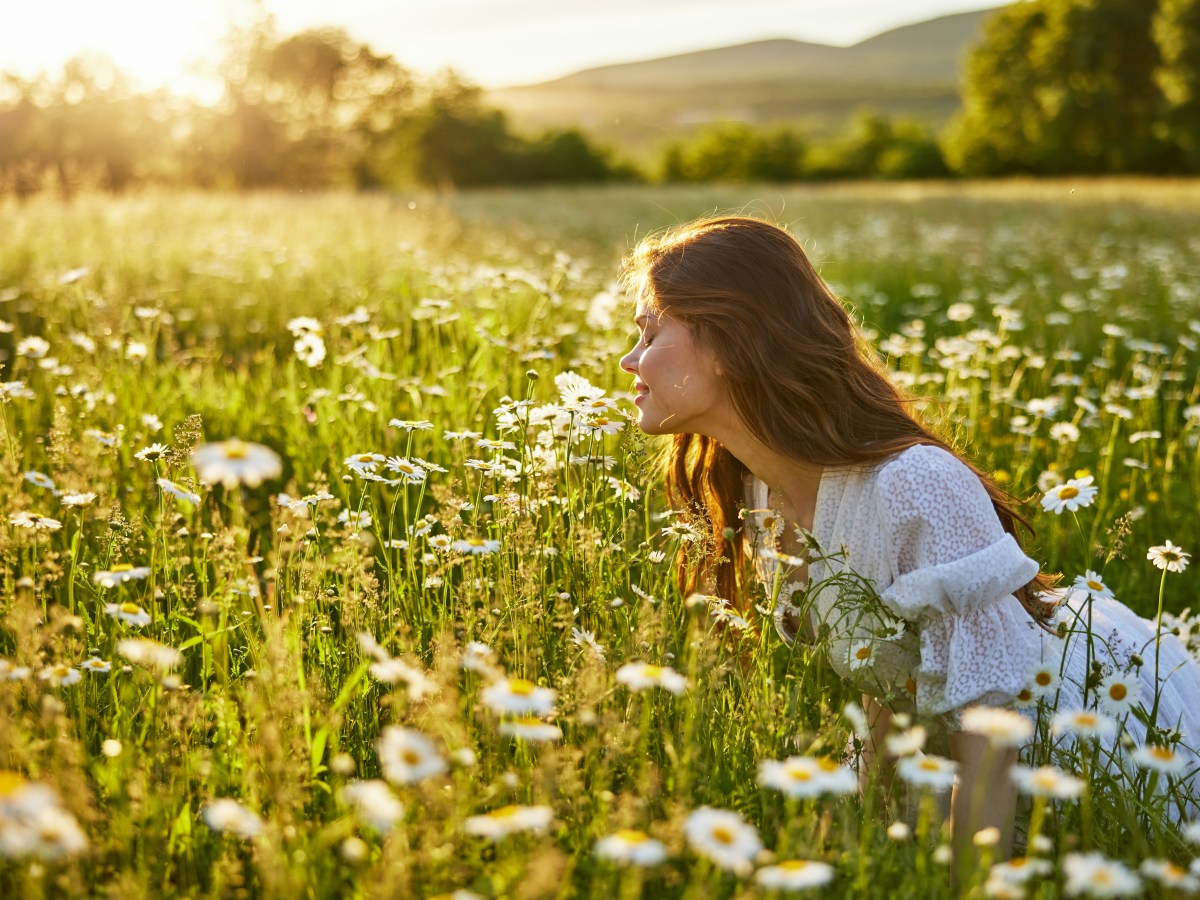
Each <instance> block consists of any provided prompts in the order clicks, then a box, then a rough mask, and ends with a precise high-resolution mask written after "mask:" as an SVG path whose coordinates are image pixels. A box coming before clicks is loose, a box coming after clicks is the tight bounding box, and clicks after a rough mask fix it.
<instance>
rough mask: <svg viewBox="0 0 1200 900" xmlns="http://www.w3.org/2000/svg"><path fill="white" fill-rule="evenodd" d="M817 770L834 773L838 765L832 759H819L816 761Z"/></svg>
mask: <svg viewBox="0 0 1200 900" xmlns="http://www.w3.org/2000/svg"><path fill="white" fill-rule="evenodd" d="M817 768H818V769H820V770H821V771H822V772H836V771H837V770H838V764H837V763H835V762H834V761H833V760H832V759H829V758H827V757H821V758H820V759H818V760H817Z"/></svg>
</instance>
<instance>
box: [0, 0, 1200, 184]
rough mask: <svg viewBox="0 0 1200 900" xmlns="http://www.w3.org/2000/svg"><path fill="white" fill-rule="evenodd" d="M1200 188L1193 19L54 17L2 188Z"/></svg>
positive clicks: (1173, 6)
mask: <svg viewBox="0 0 1200 900" xmlns="http://www.w3.org/2000/svg"><path fill="white" fill-rule="evenodd" d="M1198 171H1200V0H1023V2H1016V3H1011V4H1008V5H995V4H994V3H993V4H990V5H989V4H986V3H980V2H978V0H975V2H972V0H888V2H884V0H791V2H780V0H687V2H685V0H662V2H656V3H653V4H648V3H644V2H633V0H609V2H606V3H604V4H599V3H566V4H564V3H561V2H560V3H554V2H548V0H443V2H440V3H437V4H432V5H431V4H427V3H422V4H419V3H418V2H414V0H398V2H391V3H381V2H374V0H342V2H340V3H338V4H327V3H319V2H316V0H216V2H205V3H192V4H174V3H162V2H154V0H110V2H108V3H105V4H96V3H94V2H88V3H85V2H81V0H44V2H42V3H40V4H38V5H33V4H22V5H20V6H19V7H18V6H17V5H15V4H11V3H10V4H8V5H7V8H6V9H4V10H3V11H0V193H6V194H16V195H19V196H24V195H28V194H32V193H36V192H40V191H53V192H58V193H61V194H64V195H70V194H72V193H75V192H78V191H80V190H88V189H102V190H108V191H113V192H120V191H124V190H128V189H130V188H133V187H138V186H144V185H174V186H191V187H201V188H214V189H238V188H258V187H277V188H289V189H324V188H353V189H377V188H384V189H386V188H399V187H409V186H415V185H425V186H431V187H435V188H438V189H442V190H449V189H453V188H455V187H468V186H479V185H493V184H516V185H519V184H534V183H580V182H592V183H595V182H609V181H626V182H733V183H736V182H750V181H753V182H764V181H767V182H790V181H806V180H809V181H817V180H832V179H845V178H884V179H915V178H946V177H960V176H969V177H985V176H1005V175H1014V174H1020V175H1035V176H1036V175H1061V174H1096V175H1106V174H1126V173H1129V174H1142V175H1187V174H1194V173H1196V172H1198Z"/></svg>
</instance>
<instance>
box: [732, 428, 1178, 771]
mask: <svg viewBox="0 0 1200 900" xmlns="http://www.w3.org/2000/svg"><path fill="white" fill-rule="evenodd" d="M747 487H748V491H749V495H748V496H749V498H750V499H751V500H752V502H753V503H754V505H755V506H756V507H759V508H765V507H766V505H767V489H766V486H765V485H764V484H763V483H762V482H761V481H759V480H757V479H754V480H751V481H750V482H749V483H748V485H747ZM748 518H749V521H750V522H752V521H753V520H754V518H755V517H754V516H753V515H751V516H750V517H748ZM747 532H748V537H750V538H751V541H750V542H749V543H750V547H749V552H751V553H752V554H754V555H755V556H756V557H757V563H756V565H757V568H758V574H759V576H760V578H761V579H762V580H763V581H764V584H765V585H766V586H767V588H768V594H769V595H770V594H771V592H772V589H773V588H774V589H777V594H776V597H777V599H776V600H775V604H776V605H775V610H774V611H775V613H776V616H775V619H776V624H777V627H779V630H780V633H781V634H782V636H783V637H784V638H785V640H788V641H789V642H790V641H791V640H792V639H793V638H794V635H793V634H792V633H791V632H789V630H788V629H787V628H786V627H785V626H784V624H783V623H784V621H785V618H784V617H783V616H782V615H780V613H781V612H783V611H785V610H788V611H790V612H796V611H797V610H796V609H795V608H794V607H792V608H789V603H790V600H789V594H790V593H791V592H792V591H793V590H795V589H797V588H800V589H803V588H805V587H806V586H807V585H812V586H813V590H811V591H809V592H808V594H807V595H805V596H806V603H807V604H808V606H807V609H808V617H807V619H808V620H807V623H806V624H805V626H804V630H805V631H806V632H807V633H808V637H809V638H812V637H814V636H815V637H818V638H820V639H821V643H822V644H823V645H824V646H825V648H826V650H827V654H828V657H829V661H830V664H831V665H832V667H833V668H834V670H835V671H836V672H837V673H838V675H839V676H841V677H842V678H844V679H848V680H849V682H850V683H851V684H852V685H853V686H854V687H855V688H856V689H859V690H862V691H863V692H864V693H867V694H870V695H873V696H876V697H879V698H882V699H883V700H884V701H885V705H887V706H888V707H890V708H891V709H893V710H896V711H905V712H911V713H914V714H916V715H917V716H919V717H920V718H921V719H922V720H923V721H925V722H927V723H932V724H933V725H934V729H933V732H934V733H933V734H931V737H934V736H935V735H936V734H937V733H938V732H941V735H942V737H943V738H944V735H945V733H947V732H948V731H949V730H953V729H955V727H956V726H957V717H958V713H960V712H961V711H962V709H963V708H965V707H967V706H972V705H976V704H984V705H990V706H998V705H1014V703H1015V701H1016V700H1017V698H1018V695H1020V694H1021V693H1022V691H1024V690H1025V689H1027V688H1028V687H1029V686H1030V683H1031V678H1032V677H1033V675H1034V674H1035V673H1036V672H1037V671H1038V669H1039V668H1041V669H1045V668H1047V667H1051V668H1052V669H1053V670H1054V671H1056V672H1059V673H1061V684H1059V685H1058V689H1057V692H1056V693H1057V696H1056V697H1054V696H1051V697H1048V698H1047V701H1054V702H1056V706H1057V709H1058V710H1060V711H1062V710H1074V709H1080V708H1082V707H1083V684H1084V680H1085V676H1086V674H1087V671H1088V668H1089V658H1088V650H1087V646H1088V641H1087V639H1086V628H1085V627H1084V623H1086V607H1087V594H1086V593H1079V592H1063V594H1060V595H1059V596H1060V597H1061V598H1062V599H1063V602H1062V603H1061V604H1060V610H1059V613H1058V617H1057V618H1059V619H1064V620H1066V621H1068V622H1069V623H1070V628H1071V633H1069V634H1068V635H1067V636H1066V638H1063V637H1059V636H1058V635H1056V634H1051V633H1049V632H1047V631H1046V630H1044V629H1043V628H1041V627H1039V626H1038V625H1037V624H1035V623H1034V622H1033V620H1032V618H1031V617H1030V616H1029V614H1028V613H1027V612H1026V611H1025V608H1024V607H1023V606H1022V605H1021V602H1020V601H1019V600H1018V599H1017V598H1016V597H1015V596H1014V595H1013V592H1014V591H1015V590H1017V589H1018V588H1020V587H1022V586H1024V585H1025V584H1027V583H1028V582H1029V581H1030V580H1031V579H1032V578H1033V577H1034V576H1035V575H1036V574H1037V572H1038V564H1037V563H1036V562H1034V561H1033V560H1032V559H1030V558H1029V557H1027V556H1026V555H1025V554H1024V553H1023V552H1022V551H1021V549H1020V547H1019V545H1018V544H1017V542H1016V540H1015V539H1014V538H1013V537H1012V536H1011V535H1009V534H1007V533H1006V532H1005V531H1004V529H1003V528H1002V526H1001V525H1000V521H999V519H998V518H997V516H996V512H995V509H994V507H993V506H992V503H991V500H990V498H989V497H988V494H987V492H986V490H985V489H984V488H983V485H982V484H980V482H979V479H978V478H977V477H976V476H975V474H974V473H973V472H972V471H971V470H970V469H968V468H967V467H966V466H965V465H963V464H962V462H960V461H959V460H958V459H957V458H956V457H955V456H954V455H952V454H950V453H948V452H946V451H945V450H942V449H941V448H939V447H933V446H928V445H921V446H916V447H912V448H910V449H908V450H905V451H903V452H901V453H898V454H896V455H895V456H892V457H890V458H889V459H887V460H885V461H884V462H882V463H879V464H877V465H873V466H868V467H860V468H854V469H826V471H825V474H824V475H823V477H822V478H821V484H820V488H819V490H818V494H817V501H816V509H815V511H814V515H813V530H812V536H813V538H815V540H816V542H817V544H819V546H820V548H821V550H822V552H823V554H824V556H825V558H824V559H821V560H818V559H813V560H812V561H810V563H809V566H808V580H807V582H806V584H805V585H789V584H787V583H786V570H785V569H781V568H779V562H778V559H777V558H772V554H770V553H768V554H766V555H765V556H764V555H763V554H762V553H761V552H760V551H761V550H762V548H763V547H764V541H766V540H769V538H768V536H767V535H766V534H764V532H762V530H761V529H755V528H754V527H753V525H752V524H748V526H747ZM851 572H853V573H857V575H858V576H862V577H863V578H865V579H866V580H867V581H869V582H870V584H871V586H872V587H873V589H874V590H873V591H867V590H862V589H860V588H861V587H862V585H861V583H860V582H858V581H857V580H856V579H855V578H854V577H853V576H852V575H850V574H849V573H851ZM830 579H832V581H830ZM821 585H824V587H821ZM868 595H870V597H873V598H874V599H870V598H869V597H868ZM798 596H801V595H800V594H796V595H793V596H792V599H795V598H796V597H798ZM880 601H882V603H880ZM881 606H882V608H881ZM897 632H900V633H899V634H897ZM1091 633H1092V635H1094V640H1093V641H1092V644H1093V651H1092V659H1094V660H1096V661H1098V662H1099V664H1100V666H1101V667H1102V674H1104V675H1107V674H1110V673H1112V672H1113V671H1114V670H1119V671H1121V672H1126V671H1128V672H1133V669H1132V668H1131V666H1132V665H1133V663H1134V662H1136V660H1135V658H1134V657H1135V656H1137V655H1140V657H1141V658H1142V664H1141V666H1140V670H1138V671H1137V673H1136V675H1135V676H1131V678H1134V679H1136V680H1137V681H1138V682H1139V687H1138V692H1139V694H1140V699H1141V701H1142V702H1143V703H1144V705H1145V708H1146V709H1149V708H1150V707H1151V704H1152V700H1153V696H1154V689H1155V683H1156V681H1155V671H1154V669H1155V662H1154V652H1155V648H1154V634H1155V627H1154V623H1153V622H1151V621H1148V620H1147V619H1143V618H1141V617H1140V616H1138V615H1136V614H1135V613H1133V612H1132V611H1131V610H1130V609H1128V608H1127V607H1125V606H1124V605H1122V604H1121V603H1119V602H1117V601H1115V600H1103V599H1095V600H1093V602H1092V608H1091ZM803 639H804V638H803V636H802V640H803ZM1159 657H1160V659H1159V663H1158V666H1159V672H1160V676H1159V680H1160V681H1161V695H1160V698H1159V709H1158V718H1157V722H1158V725H1159V726H1160V727H1166V728H1177V729H1178V730H1179V731H1180V732H1181V733H1182V740H1181V741H1180V744H1179V745H1178V747H1177V748H1176V749H1177V750H1178V751H1179V752H1180V753H1182V754H1184V755H1185V756H1186V757H1187V759H1188V761H1189V763H1190V765H1189V766H1188V771H1191V770H1194V769H1195V768H1196V767H1197V766H1200V755H1197V753H1196V748H1197V747H1200V662H1198V661H1197V660H1196V659H1194V658H1193V657H1192V656H1191V655H1190V654H1189V653H1188V651H1187V649H1186V648H1185V647H1184V645H1183V644H1182V643H1181V642H1180V641H1179V640H1178V638H1176V637H1175V636H1174V635H1165V636H1164V637H1163V639H1162V642H1161V647H1160V649H1159ZM1092 697H1093V698H1094V697H1095V690H1094V689H1093V691H1092ZM1026 711H1027V712H1028V714H1029V715H1030V716H1031V717H1036V715H1037V711H1036V708H1035V707H1030V708H1028V709H1027V710H1026ZM1125 726H1126V730H1127V732H1128V734H1129V735H1130V736H1131V737H1132V738H1133V740H1134V741H1135V742H1136V743H1138V744H1141V743H1143V742H1144V740H1145V735H1146V729H1145V727H1144V725H1142V724H1141V723H1140V722H1139V721H1137V719H1136V717H1135V716H1134V715H1128V716H1127V717H1125ZM939 743H940V744H941V746H942V747H944V741H942V742H939ZM933 747H935V748H936V747H938V744H936V743H935V744H934V745H933ZM935 752H938V751H937V750H935Z"/></svg>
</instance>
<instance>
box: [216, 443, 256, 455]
mask: <svg viewBox="0 0 1200 900" xmlns="http://www.w3.org/2000/svg"><path fill="white" fill-rule="evenodd" d="M221 452H222V453H223V454H224V455H225V458H226V459H245V458H246V457H247V456H249V455H250V448H249V447H248V446H246V443H245V441H239V440H231V441H226V442H225V444H224V446H223V447H222V451H221Z"/></svg>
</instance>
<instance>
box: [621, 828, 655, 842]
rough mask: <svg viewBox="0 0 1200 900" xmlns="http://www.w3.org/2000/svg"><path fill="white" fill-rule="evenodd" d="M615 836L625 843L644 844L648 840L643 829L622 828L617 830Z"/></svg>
mask: <svg viewBox="0 0 1200 900" xmlns="http://www.w3.org/2000/svg"><path fill="white" fill-rule="evenodd" d="M617 837H619V838H620V839H621V840H623V841H624V842H625V843H627V844H644V843H646V841H648V840H650V837H649V835H647V834H646V833H645V832H644V831H638V830H637V829H635V828H622V829H621V830H620V831H618V832H617Z"/></svg>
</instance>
